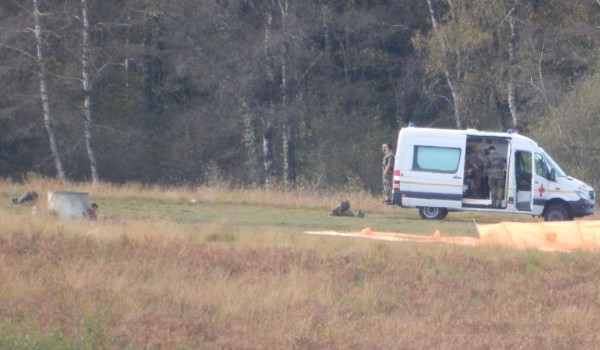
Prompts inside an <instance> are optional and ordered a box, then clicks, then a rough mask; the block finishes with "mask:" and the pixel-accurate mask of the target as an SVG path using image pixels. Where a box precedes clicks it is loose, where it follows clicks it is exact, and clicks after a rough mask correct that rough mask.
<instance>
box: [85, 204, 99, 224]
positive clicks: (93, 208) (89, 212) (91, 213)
mask: <svg viewBox="0 0 600 350" xmlns="http://www.w3.org/2000/svg"><path fill="white" fill-rule="evenodd" d="M97 211H98V204H96V203H92V205H90V206H89V208H87V209H86V210H85V211H84V212H83V216H84V217H86V218H88V219H90V220H92V221H93V220H96V218H97V217H98V216H97V214H96V212H97Z"/></svg>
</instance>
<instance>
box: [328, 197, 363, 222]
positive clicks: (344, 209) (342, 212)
mask: <svg viewBox="0 0 600 350" xmlns="http://www.w3.org/2000/svg"><path fill="white" fill-rule="evenodd" d="M329 216H349V217H358V218H364V217H365V212H364V211H362V210H359V211H358V213H356V215H355V214H354V213H353V212H352V211H351V210H350V201H348V200H344V201H342V203H340V205H339V206H338V207H336V208H334V209H333V210H332V211H331V213H330V214H329Z"/></svg>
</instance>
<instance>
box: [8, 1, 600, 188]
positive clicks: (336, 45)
mask: <svg viewBox="0 0 600 350" xmlns="http://www.w3.org/2000/svg"><path fill="white" fill-rule="evenodd" d="M599 25H600V3H599V2H598V1H597V0H303V1H300V0H200V1H196V0H168V1H167V0H102V1H99V0H61V1H58V0H7V1H2V2H1V3H0V81H1V85H0V86H1V87H0V89H1V91H2V93H1V94H0V176H2V177H9V178H13V179H19V178H21V177H23V176H24V174H27V173H29V172H34V173H39V174H43V175H45V176H59V175H60V176H64V177H65V178H66V179H72V180H77V181H93V182H97V181H107V182H116V183H121V182H127V181H139V182H143V183H148V184H162V185H182V184H190V185H197V184H206V183H210V182H211V181H224V182H227V183H229V184H231V185H232V186H265V185H266V186H269V185H283V186H295V185H298V184H300V185H309V186H311V188H315V189H322V188H331V187H341V186H356V187H359V188H365V189H369V190H372V191H379V189H380V186H381V179H380V174H379V166H380V162H381V156H382V155H381V154H380V153H379V152H380V151H379V149H380V146H381V144H382V143H384V142H392V143H393V142H394V141H395V138H396V137H397V133H398V130H399V129H400V128H401V127H403V126H405V125H407V124H408V123H409V122H412V123H414V124H415V125H418V126H435V127H443V128H459V129H461V128H477V129H480V130H496V131H500V130H505V129H508V128H513V129H517V130H519V132H520V133H522V134H524V135H527V136H531V137H533V138H534V139H535V140H537V141H538V142H539V143H540V145H541V146H542V147H544V148H546V150H548V151H549V153H551V154H552V155H553V156H554V157H555V158H556V160H557V161H558V162H559V163H560V164H562V165H563V167H565V168H566V169H568V170H569V173H572V174H573V175H576V176H578V177H581V178H582V179H583V180H585V181H587V182H590V183H594V184H597V183H599V180H600V173H599V172H598V164H600V159H599V156H597V154H598V152H597V151H598V150H600V141H598V137H596V136H597V135H598V134H599V131H600V130H599V129H600V126H599V123H598V114H599V113H600V96H599V94H600V73H597V71H598V67H599V64H600V60H599V57H600V51H599V46H598V38H599V34H600V29H599V28H600V27H599Z"/></svg>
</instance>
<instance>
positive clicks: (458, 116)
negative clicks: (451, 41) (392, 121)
mask: <svg viewBox="0 0 600 350" xmlns="http://www.w3.org/2000/svg"><path fill="white" fill-rule="evenodd" d="M427 5H428V6H429V15H430V16H431V24H432V26H433V30H434V32H435V35H436V36H437V37H438V40H439V42H440V49H441V50H442V56H447V54H448V50H447V48H446V42H445V41H444V37H443V34H442V33H441V32H440V29H439V26H438V22H437V19H436V13H435V10H434V8H433V4H432V3H431V0H427ZM442 66H443V70H444V76H445V77H446V82H447V84H448V88H450V92H451V93H452V101H453V103H454V120H455V122H456V127H457V128H458V129H461V128H462V117H461V111H460V96H459V94H458V92H457V91H456V86H455V85H454V83H453V82H452V78H451V76H450V70H449V69H448V65H447V64H446V62H445V60H444V62H442ZM456 73H457V74H458V72H456Z"/></svg>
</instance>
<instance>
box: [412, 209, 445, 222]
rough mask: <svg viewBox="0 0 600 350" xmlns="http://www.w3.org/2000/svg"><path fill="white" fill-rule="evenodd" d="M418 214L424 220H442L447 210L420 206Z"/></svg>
mask: <svg viewBox="0 0 600 350" xmlns="http://www.w3.org/2000/svg"><path fill="white" fill-rule="evenodd" d="M419 215H420V216H421V219H425V220H442V219H443V218H445V217H446V215H448V210H447V209H446V208H438V207H420V208H419Z"/></svg>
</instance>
